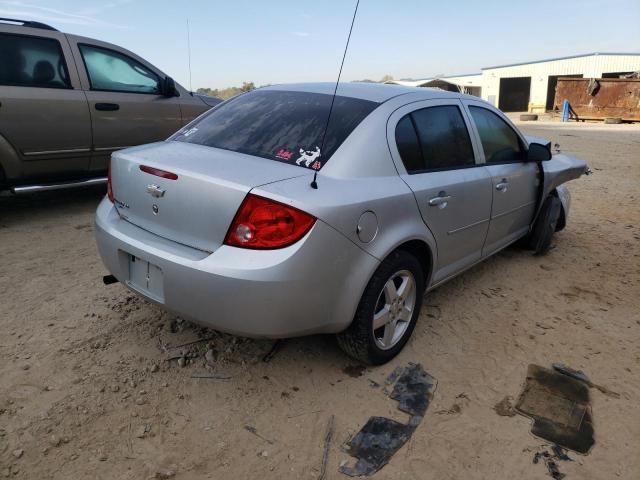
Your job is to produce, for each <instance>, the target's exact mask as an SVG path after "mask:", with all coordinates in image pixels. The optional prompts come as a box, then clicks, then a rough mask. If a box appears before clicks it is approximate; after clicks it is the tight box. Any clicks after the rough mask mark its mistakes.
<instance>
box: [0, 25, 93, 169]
mask: <svg viewBox="0 0 640 480" xmlns="http://www.w3.org/2000/svg"><path fill="white" fill-rule="evenodd" d="M16 28H17V27H16ZM57 35H59V34H57V33H56V32H48V31H46V32H45V31H43V33H42V36H38V37H35V36H27V35H19V34H13V33H0V135H1V136H2V137H4V139H5V140H6V141H7V142H9V144H11V145H12V146H13V148H14V149H15V150H16V152H17V153H18V155H19V158H20V160H21V162H20V165H16V166H14V169H15V171H14V173H16V174H18V175H20V176H23V177H31V178H33V179H35V178H38V177H40V178H42V179H46V180H52V181H53V180H55V177H56V176H59V177H64V178H68V177H69V176H72V175H77V176H82V175H86V171H87V168H88V166H89V158H90V149H91V120H90V117H89V109H88V106H87V99H86V98H85V95H84V92H83V91H82V89H81V86H80V82H79V80H78V77H77V73H76V71H75V67H74V65H73V58H72V57H71V55H70V51H69V46H68V44H66V42H63V43H61V42H60V41H59V39H58V38H57ZM67 59H71V62H70V64H69V63H68V62H67Z"/></svg>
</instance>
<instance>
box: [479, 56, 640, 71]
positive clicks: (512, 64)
mask: <svg viewBox="0 0 640 480" xmlns="http://www.w3.org/2000/svg"><path fill="white" fill-rule="evenodd" d="M600 55H630V56H634V55H635V56H640V53H638V52H592V53H583V54H580V55H569V56H566V57H555V58H545V59H543V60H534V61H531V62H518V63H508V64H505V65H495V66H493V67H482V68H481V69H480V70H493V69H496V68H506V67H516V66H518V65H530V64H533V63H546V62H555V61H557V60H569V59H571V58H580V57H595V56H600Z"/></svg>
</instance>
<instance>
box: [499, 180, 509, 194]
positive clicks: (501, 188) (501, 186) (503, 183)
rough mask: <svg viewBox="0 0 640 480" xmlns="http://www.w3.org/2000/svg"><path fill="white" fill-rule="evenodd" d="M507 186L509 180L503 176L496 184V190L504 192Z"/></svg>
mask: <svg viewBox="0 0 640 480" xmlns="http://www.w3.org/2000/svg"><path fill="white" fill-rule="evenodd" d="M508 188H509V182H507V179H506V178H503V179H502V180H501V181H500V183H498V184H497V185H496V190H498V191H499V192H506V191H507V189H508Z"/></svg>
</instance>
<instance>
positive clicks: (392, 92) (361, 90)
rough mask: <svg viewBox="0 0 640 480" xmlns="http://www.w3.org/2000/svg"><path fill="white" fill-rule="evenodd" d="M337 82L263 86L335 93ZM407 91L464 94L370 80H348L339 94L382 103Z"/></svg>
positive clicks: (445, 95)
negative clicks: (371, 81) (369, 81)
mask: <svg viewBox="0 0 640 480" xmlns="http://www.w3.org/2000/svg"><path fill="white" fill-rule="evenodd" d="M335 87H336V84H335V83H333V82H322V83H290V84H281V85H270V86H268V87H262V88H261V90H262V89H264V90H283V91H295V92H309V93H326V94H329V95H331V94H333V91H334V89H335ZM407 93H414V94H415V93H421V94H422V96H423V97H424V99H425V100H429V99H432V98H451V97H462V96H463V95H462V94H460V93H455V92H447V91H445V90H438V89H434V88H416V87H405V86H402V85H390V84H385V83H368V82H347V83H341V84H340V85H339V86H338V92H337V94H338V95H340V96H343V97H352V98H360V99H362V100H370V101H372V102H377V103H382V102H386V101H387V100H389V99H391V98H394V97H397V96H399V95H405V94H407Z"/></svg>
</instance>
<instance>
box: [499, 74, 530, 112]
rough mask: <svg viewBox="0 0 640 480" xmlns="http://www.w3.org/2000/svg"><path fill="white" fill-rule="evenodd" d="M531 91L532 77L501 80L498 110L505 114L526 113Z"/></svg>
mask: <svg viewBox="0 0 640 480" xmlns="http://www.w3.org/2000/svg"><path fill="white" fill-rule="evenodd" d="M530 91H531V77H516V78H501V79H500V96H499V97H498V98H499V100H498V108H499V109H500V110H502V111H503V112H526V111H527V110H528V109H529V92H530Z"/></svg>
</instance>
